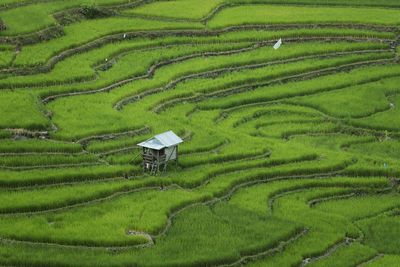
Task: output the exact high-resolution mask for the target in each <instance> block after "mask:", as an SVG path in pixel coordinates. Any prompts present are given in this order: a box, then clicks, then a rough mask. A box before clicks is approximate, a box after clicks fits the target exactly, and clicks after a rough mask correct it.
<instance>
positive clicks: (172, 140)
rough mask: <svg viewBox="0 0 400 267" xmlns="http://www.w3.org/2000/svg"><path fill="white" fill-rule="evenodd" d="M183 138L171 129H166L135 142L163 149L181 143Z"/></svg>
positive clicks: (143, 145)
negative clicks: (166, 130) (163, 131)
mask: <svg viewBox="0 0 400 267" xmlns="http://www.w3.org/2000/svg"><path fill="white" fill-rule="evenodd" d="M182 142H183V140H182V139H180V138H179V136H177V135H176V134H175V133H174V132H173V131H168V132H165V133H162V134H158V135H156V136H154V137H152V138H150V139H148V140H146V141H144V142H141V143H139V144H137V145H138V146H141V147H148V148H151V149H155V150H160V149H163V148H164V147H170V146H175V145H177V144H180V143H182Z"/></svg>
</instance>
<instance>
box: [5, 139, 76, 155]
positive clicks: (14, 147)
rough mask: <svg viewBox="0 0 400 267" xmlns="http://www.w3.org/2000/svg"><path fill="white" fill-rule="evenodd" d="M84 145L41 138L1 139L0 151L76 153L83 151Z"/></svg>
mask: <svg viewBox="0 0 400 267" xmlns="http://www.w3.org/2000/svg"><path fill="white" fill-rule="evenodd" d="M81 151H82V146H81V145H80V144H74V143H63V142H48V141H39V140H35V139H34V140H20V141H13V140H9V139H6V140H0V153H29V152H50V153H61V152H63V153H76V152H81Z"/></svg>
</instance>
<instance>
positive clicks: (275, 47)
mask: <svg viewBox="0 0 400 267" xmlns="http://www.w3.org/2000/svg"><path fill="white" fill-rule="evenodd" d="M281 44H282V39H279V41H278V42H276V44H275V45H274V49H275V50H276V49H278V48H279V47H280V46H281Z"/></svg>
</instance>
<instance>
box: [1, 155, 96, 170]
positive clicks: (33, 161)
mask: <svg viewBox="0 0 400 267" xmlns="http://www.w3.org/2000/svg"><path fill="white" fill-rule="evenodd" d="M88 163H98V157H97V156H94V155H85V154H80V155H74V156H72V155H71V156H70V155H19V156H17V157H15V156H0V167H27V166H47V165H50V166H52V165H79V164H88Z"/></svg>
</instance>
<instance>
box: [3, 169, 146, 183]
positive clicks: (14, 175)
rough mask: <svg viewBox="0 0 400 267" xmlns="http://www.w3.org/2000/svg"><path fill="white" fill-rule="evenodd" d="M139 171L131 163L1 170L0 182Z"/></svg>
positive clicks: (85, 178) (92, 177) (66, 179)
mask: <svg viewBox="0 0 400 267" xmlns="http://www.w3.org/2000/svg"><path fill="white" fill-rule="evenodd" d="M139 171H140V168H139V167H137V166H131V165H117V166H90V167H71V168H50V169H37V170H25V171H11V170H2V171H1V179H0V184H1V185H2V186H3V187H19V186H34V185H43V184H61V183H68V182H82V181H90V180H102V179H106V178H115V177H124V176H126V175H127V174H128V175H135V174H137V173H138V172H139Z"/></svg>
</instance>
